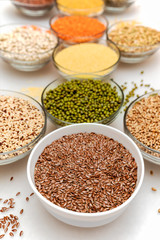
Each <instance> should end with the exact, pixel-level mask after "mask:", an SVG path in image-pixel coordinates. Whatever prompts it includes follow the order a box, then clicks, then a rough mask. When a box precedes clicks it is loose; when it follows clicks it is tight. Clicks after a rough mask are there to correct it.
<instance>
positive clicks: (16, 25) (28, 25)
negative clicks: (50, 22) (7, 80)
mask: <svg viewBox="0 0 160 240" xmlns="http://www.w3.org/2000/svg"><path fill="white" fill-rule="evenodd" d="M32 26H36V27H38V28H40V29H41V30H45V31H50V32H51V35H52V36H54V38H55V41H56V43H55V46H54V47H52V48H50V49H49V50H47V51H45V52H42V53H38V55H41V56H43V55H44V54H46V53H49V52H50V51H53V50H54V48H56V47H57V46H58V44H59V40H58V38H57V36H55V35H54V34H53V33H52V31H51V29H50V28H47V27H45V26H42V25H39V24H38V25H37V24H35V25H34V24H29V23H24V24H23V23H10V24H4V25H1V26H0V31H1V29H5V28H7V27H11V28H12V27H14V28H13V29H11V31H10V32H12V31H13V30H14V29H16V28H17V27H31V28H32ZM10 32H7V33H5V34H8V33H10ZM1 34H2V33H1V32H0V35H1ZM1 53H8V54H11V55H12V54H17V55H18V56H26V57H27V56H31V55H30V54H24V53H15V52H11V51H5V50H2V49H1V48H0V54H1ZM1 56H2V57H3V55H2V54H1ZM21 61H22V60H20V62H21ZM22 62H25V63H32V62H33V63H35V62H39V60H35V61H22Z"/></svg>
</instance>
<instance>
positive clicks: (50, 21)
mask: <svg viewBox="0 0 160 240" xmlns="http://www.w3.org/2000/svg"><path fill="white" fill-rule="evenodd" d="M72 16H79V15H69V16H67V15H64V14H62V13H60V14H58V15H53V16H52V17H51V18H50V20H49V25H50V28H51V30H52V31H53V32H54V33H55V34H56V36H58V35H60V36H62V37H63V36H64V37H71V35H66V34H62V33H60V32H57V31H55V30H54V29H53V28H52V25H51V24H52V21H54V22H55V21H56V20H57V19H60V18H63V17H72ZM79 17H85V18H91V19H95V18H97V20H98V21H99V22H100V23H101V21H100V20H99V19H98V18H102V19H103V20H104V22H105V24H103V23H102V24H103V25H104V26H105V29H104V30H103V31H101V32H98V33H96V34H93V35H89V36H76V37H72V38H71V40H72V39H73V42H74V39H79V38H80V39H85V38H89V37H91V38H92V37H96V36H97V35H99V34H103V33H105V32H106V31H107V29H108V27H109V21H108V19H107V17H105V14H102V15H100V16H93V17H90V16H81V15H80V16H79ZM59 38H61V37H59ZM63 41H66V42H70V40H63ZM74 43H75V44H76V42H74Z"/></svg>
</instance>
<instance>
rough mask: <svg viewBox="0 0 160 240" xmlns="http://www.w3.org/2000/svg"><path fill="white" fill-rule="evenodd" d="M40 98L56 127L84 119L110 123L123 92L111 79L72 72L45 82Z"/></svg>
mask: <svg viewBox="0 0 160 240" xmlns="http://www.w3.org/2000/svg"><path fill="white" fill-rule="evenodd" d="M85 76H86V74H85ZM41 102H42V106H43V107H44V109H45V111H46V113H47V116H48V117H49V118H50V120H51V121H52V122H53V123H54V125H55V126H56V127H57V128H59V127H63V126H66V125H71V124H76V123H84V122H94V123H95V122H96V123H101V124H111V123H112V122H113V121H114V120H115V119H116V118H117V116H118V114H119V113H120V110H121V108H122V106H123V102H124V94H123V91H122V89H121V87H120V86H119V85H118V84H117V83H116V82H114V81H113V80H111V79H107V78H101V77H99V76H96V75H94V76H92V78H91V77H90V76H89V75H88V79H83V77H81V78H80V77H79V76H77V75H72V76H68V77H67V79H66V78H64V77H61V78H58V79H55V80H54V81H53V82H51V83H50V84H48V85H47V86H46V87H45V89H44V90H43V92H42V96H41Z"/></svg>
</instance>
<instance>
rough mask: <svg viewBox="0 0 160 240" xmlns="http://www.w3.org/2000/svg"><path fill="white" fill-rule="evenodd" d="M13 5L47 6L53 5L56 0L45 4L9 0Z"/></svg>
mask: <svg viewBox="0 0 160 240" xmlns="http://www.w3.org/2000/svg"><path fill="white" fill-rule="evenodd" d="M10 1H11V2H12V3H13V4H14V5H15V6H18V7H33V8H37V7H49V6H54V5H55V1H56V0H52V1H53V2H52V3H50V4H49V3H46V4H34V3H24V2H21V1H18V0H10Z"/></svg>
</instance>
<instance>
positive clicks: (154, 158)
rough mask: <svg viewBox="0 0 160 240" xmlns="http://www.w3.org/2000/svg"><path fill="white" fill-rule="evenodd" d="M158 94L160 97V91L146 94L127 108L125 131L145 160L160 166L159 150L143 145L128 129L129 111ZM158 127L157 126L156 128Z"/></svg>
mask: <svg viewBox="0 0 160 240" xmlns="http://www.w3.org/2000/svg"><path fill="white" fill-rule="evenodd" d="M155 94H158V95H160V90H157V91H154V92H150V93H147V94H144V95H142V96H140V97H139V98H137V99H136V100H134V101H133V102H132V103H131V104H130V105H129V106H128V108H127V110H126V112H125V115H124V131H125V133H126V134H127V135H128V136H129V137H130V138H132V140H133V141H134V142H135V143H136V144H137V146H138V147H139V148H140V150H141V152H142V155H143V157H144V159H146V160H148V161H149V162H152V163H155V164H158V165H160V151H158V150H154V149H153V148H150V147H148V146H147V145H145V144H143V143H142V142H140V141H139V140H138V139H137V138H136V137H135V136H134V135H133V134H132V133H131V131H130V130H129V128H128V127H127V116H128V114H129V111H130V110H131V109H132V108H133V106H134V105H135V104H137V103H138V102H139V101H140V100H142V99H144V98H147V97H149V96H152V95H155ZM155 127H156V126H155Z"/></svg>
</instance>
